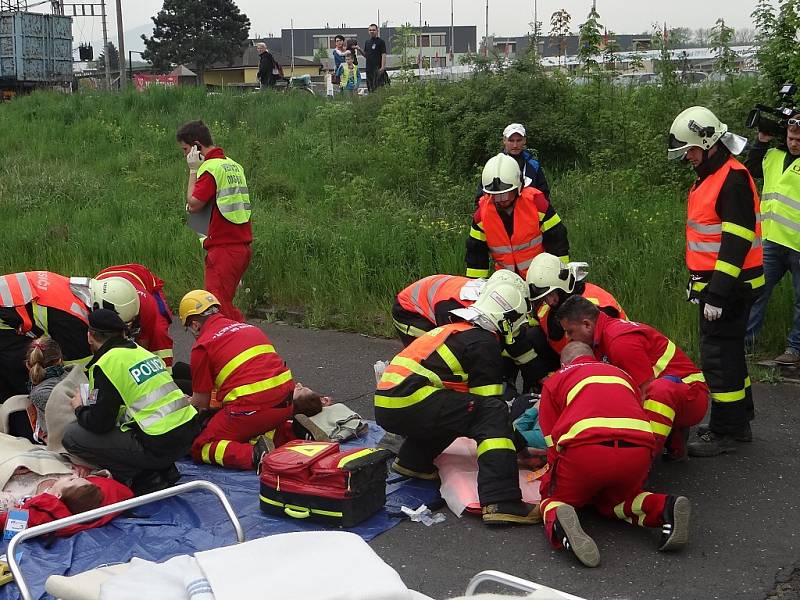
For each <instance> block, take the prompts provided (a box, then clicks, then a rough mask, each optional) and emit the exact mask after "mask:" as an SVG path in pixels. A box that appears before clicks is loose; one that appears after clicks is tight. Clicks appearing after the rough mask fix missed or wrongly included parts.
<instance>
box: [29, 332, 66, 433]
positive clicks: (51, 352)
mask: <svg viewBox="0 0 800 600" xmlns="http://www.w3.org/2000/svg"><path fill="white" fill-rule="evenodd" d="M25 366H26V367H27V368H28V377H29V378H30V386H31V391H30V394H29V395H30V399H31V404H33V406H34V407H35V408H36V425H35V427H34V432H33V435H34V437H35V438H36V439H37V440H39V441H41V442H46V441H47V425H46V424H45V420H44V409H45V406H47V400H48V399H49V398H50V394H51V393H52V391H53V388H54V387H56V384H57V383H58V382H60V381H62V380H63V379H64V378H65V377H66V376H67V370H66V369H65V368H64V359H63V356H62V354H61V347H60V346H59V345H58V342H56V341H55V340H54V339H53V338H51V337H48V336H42V337H40V338H38V339H35V340H33V341H32V342H31V345H30V348H28V355H27V356H26V358H25Z"/></svg>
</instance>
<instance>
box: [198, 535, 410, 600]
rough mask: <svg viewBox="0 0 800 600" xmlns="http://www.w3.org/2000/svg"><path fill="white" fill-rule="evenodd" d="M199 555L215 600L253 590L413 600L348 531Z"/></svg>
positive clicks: (337, 599)
mask: <svg viewBox="0 0 800 600" xmlns="http://www.w3.org/2000/svg"><path fill="white" fill-rule="evenodd" d="M195 556H196V557H197V561H198V563H199V564H200V568H201V569H202V570H203V572H204V573H205V575H206V577H207V578H208V581H209V583H210V584H211V588H212V589H213V590H214V595H215V597H216V599H217V600H240V599H241V598H247V597H248V594H252V592H253V590H254V589H259V590H263V591H264V592H265V594H268V596H269V598H270V600H300V599H302V598H309V599H310V598H313V599H314V600H411V599H412V598H413V596H412V595H411V591H410V590H409V589H408V588H407V587H406V586H405V584H404V583H403V581H402V580H401V579H400V576H399V575H398V574H397V571H395V570H394V569H392V568H391V567H390V566H389V565H387V564H386V563H385V562H383V559H381V557H380V556H378V555H377V554H375V551H374V550H372V548H370V547H369V546H368V545H367V543H366V542H365V541H364V540H363V539H361V538H360V537H359V536H357V535H355V534H353V533H347V532H344V531H310V532H300V533H285V534H280V535H273V536H270V537H266V538H260V539H257V540H253V541H250V542H245V543H244V544H237V545H235V546H228V547H227V548H217V549H214V550H208V551H206V552H198V553H197V554H196V555H195ZM356 565H357V566H358V568H357V569H355V567H356ZM354 569H355V570H354ZM254 586H255V587H254Z"/></svg>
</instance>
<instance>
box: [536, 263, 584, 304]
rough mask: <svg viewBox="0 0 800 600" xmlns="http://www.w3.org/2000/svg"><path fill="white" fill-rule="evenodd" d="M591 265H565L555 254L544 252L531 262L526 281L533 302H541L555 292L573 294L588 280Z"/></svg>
mask: <svg viewBox="0 0 800 600" xmlns="http://www.w3.org/2000/svg"><path fill="white" fill-rule="evenodd" d="M588 272H589V265H588V264H587V263H585V262H571V263H569V264H564V263H563V262H561V259H560V258H558V257H557V256H554V255H553V254H548V253H547V252H543V253H542V254H539V255H537V256H536V257H534V259H533V260H532V261H531V265H530V267H528V273H527V275H526V276H525V280H526V281H527V283H528V286H529V288H530V295H531V301H533V302H535V301H536V300H541V299H542V298H544V297H545V296H547V294H549V293H550V292H552V291H554V290H564V291H565V292H566V293H567V294H571V293H572V292H573V291H574V290H575V284H576V283H578V282H579V281H582V280H583V279H585V278H586V275H587V274H588Z"/></svg>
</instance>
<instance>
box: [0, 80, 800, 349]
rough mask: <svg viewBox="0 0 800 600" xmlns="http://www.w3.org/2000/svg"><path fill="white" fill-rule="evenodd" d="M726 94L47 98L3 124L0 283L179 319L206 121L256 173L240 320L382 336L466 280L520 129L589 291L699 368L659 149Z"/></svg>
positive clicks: (779, 306) (775, 321) (679, 202)
mask: <svg viewBox="0 0 800 600" xmlns="http://www.w3.org/2000/svg"><path fill="white" fill-rule="evenodd" d="M524 86H530V87H529V88H527V90H528V91H530V90H533V89H535V90H539V92H541V93H539V94H538V95H537V94H533V93H527V92H526V88H525V87H524ZM548 86H549V87H548ZM738 93H739V94H740V96H741V97H742V98H743V97H745V96H746V95H747V94H751V93H752V90H749V89H743V90H740V91H739V92H738ZM716 94H717V92H716V91H715V90H713V89H710V90H705V91H703V90H700V91H697V90H694V89H691V90H690V89H685V90H682V91H681V92H680V93H679V94H678V93H673V94H668V93H666V92H665V91H659V90H619V89H611V88H608V87H602V88H598V89H596V90H575V89H573V88H569V87H567V86H565V85H564V84H563V82H559V81H557V80H549V79H546V80H543V79H537V76H535V75H533V76H531V75H529V74H524V73H507V74H506V75H505V76H504V77H496V78H489V79H485V80H475V81H469V82H465V83H463V84H456V85H449V86H435V85H432V86H416V87H402V86H395V87H394V89H392V90H391V91H390V92H389V93H388V94H386V95H379V96H376V97H371V98H366V99H359V101H358V102H354V103H352V104H350V103H347V102H329V101H326V100H324V99H321V98H314V97H306V96H304V95H303V96H299V95H295V96H284V95H275V94H260V95H254V94H253V95H227V94H223V95H212V96H206V95H205V94H203V93H202V92H201V91H200V90H196V89H180V90H158V89H151V90H149V91H147V92H146V93H136V92H129V93H126V94H123V95H108V94H102V93H91V94H81V95H73V96H60V95H54V94H44V93H37V94H33V95H32V96H30V97H25V98H20V99H17V100H15V101H13V102H10V103H7V104H3V105H0V148H3V152H2V154H3V176H2V177H0V219H2V222H3V223H4V224H6V227H4V228H3V229H4V231H3V235H2V237H0V272H3V273H9V272H15V271H24V270H32V269H46V270H51V271H56V272H61V273H65V274H75V275H78V274H81V275H91V274H93V273H95V272H97V271H98V270H100V269H101V268H103V267H105V266H107V265H110V264H118V263H124V262H140V263H143V264H145V265H147V266H148V267H150V268H151V269H152V270H153V271H155V272H156V273H157V274H158V275H160V276H161V277H162V278H164V279H165V280H166V281H167V286H166V291H167V295H168V297H169V300H170V302H171V303H172V304H173V305H176V304H177V302H178V301H179V299H180V297H181V296H182V294H183V293H185V292H186V291H187V290H189V289H193V288H195V287H198V286H200V285H201V284H202V274H203V268H202V257H203V250H202V248H201V247H200V244H199V243H198V241H197V238H196V236H195V235H194V234H193V233H192V232H191V231H190V230H189V229H188V228H187V227H186V226H185V213H184V210H183V206H184V193H185V185H186V166H185V162H184V159H183V156H182V153H181V152H180V149H179V147H178V145H177V143H176V142H175V137H174V132H175V130H176V129H177V127H178V126H179V125H180V124H182V123H183V122H185V121H188V120H190V119H197V118H202V119H203V120H205V121H206V123H207V124H208V125H209V126H210V128H211V130H212V133H213V135H214V137H215V141H216V142H217V143H218V144H219V145H221V146H222V147H224V148H225V150H226V152H228V153H229V154H230V156H231V157H232V158H234V159H235V160H237V161H239V162H240V163H241V164H242V165H243V166H244V167H245V170H246V172H247V176H248V183H249V187H250V189H251V194H252V197H253V200H254V206H255V210H254V216H253V228H254V235H255V243H254V254H253V260H252V263H251V266H250V269H249V270H248V272H247V274H246V276H245V280H244V287H243V289H242V291H241V293H240V295H239V299H238V301H239V303H240V304H241V305H242V306H247V307H250V308H252V307H255V306H269V307H273V308H275V309H277V310H278V311H290V312H300V313H302V314H303V315H304V322H305V323H306V324H307V325H310V326H316V327H335V328H340V329H346V330H353V331H360V332H364V333H369V334H377V335H390V334H391V328H390V325H389V319H388V311H389V307H390V306H391V303H392V302H393V296H394V294H395V293H396V292H397V290H399V289H401V288H402V287H404V286H405V285H407V284H408V283H409V282H411V281H413V280H415V279H417V278H419V277H421V276H424V275H428V274H431V273H448V272H449V273H462V272H463V269H464V264H463V252H464V241H465V239H466V235H467V232H468V228H469V222H470V212H471V209H472V207H473V200H472V196H473V193H474V190H475V185H476V183H477V174H478V172H479V168H480V167H479V165H480V163H481V162H482V161H483V160H485V159H486V158H487V157H488V156H490V155H491V154H492V153H493V152H496V151H497V150H498V149H499V148H498V141H499V140H498V139H497V138H498V137H499V131H501V130H502V124H505V123H507V122H509V121H511V120H522V121H524V122H526V123H527V124H528V128H529V130H530V131H532V132H535V136H536V137H535V141H536V142H537V143H536V146H537V149H538V150H539V151H540V153H541V155H542V158H543V162H544V164H545V166H546V167H551V166H552V168H550V169H549V171H548V174H549V176H550V179H551V188H552V190H553V202H554V204H555V206H556V208H557V209H558V211H559V213H560V214H561V216H562V218H563V220H564V222H565V223H566V225H567V227H568V229H569V235H570V241H571V245H572V252H571V256H572V257H573V259H574V260H586V261H588V262H589V263H590V266H591V275H590V278H591V280H592V281H594V282H596V283H598V284H600V285H602V286H603V287H605V288H607V289H608V290H609V291H611V292H612V293H613V294H614V295H615V296H616V297H617V298H618V299H619V300H620V302H621V303H622V304H623V306H624V307H625V309H626V310H627V312H628V314H629V315H630V317H631V318H633V319H636V320H641V321H645V322H649V323H651V324H653V325H654V326H656V327H658V328H659V329H661V330H662V331H664V332H665V333H667V334H668V335H670V336H671V337H672V338H673V339H675V341H676V342H677V343H679V344H680V345H682V346H683V347H685V348H689V349H693V348H696V334H695V330H696V319H697V317H696V311H695V310H694V307H692V306H690V305H688V304H686V303H685V302H684V297H685V296H684V289H685V284H686V279H687V274H686V272H685V269H684V266H683V223H684V218H685V196H686V190H687V188H688V185H689V183H690V181H691V175H690V173H689V172H688V170H687V169H686V168H683V167H681V166H680V165H672V164H667V163H666V160H665V156H664V155H665V154H666V153H665V152H664V145H663V144H664V131H665V127H666V129H668V127H669V122H670V121H671V119H672V116H673V115H674V114H676V112H677V108H678V107H682V106H685V105H688V103H695V102H697V103H699V102H702V101H706V102H708V103H709V105H711V106H715V105H714V104H713V102H714V101H715V99H716V100H718V101H719V104H720V106H721V108H720V109H719V110H721V111H722V114H725V112H726V111H728V112H729V113H730V114H731V117H730V119H732V120H733V119H736V118H739V114H738V113H737V112H736V111H737V110H740V109H738V108H737V109H734V108H731V107H732V106H733V104H732V102H730V101H729V100H727V99H726V100H720V99H719V98H717V95H716ZM742 98H740V101H741V102H744V100H742ZM527 100H529V102H528V101H527ZM745 109H746V106H744V107H742V108H741V110H745ZM731 122H733V121H731ZM665 124H666V125H665ZM530 137H531V139H532V140H533V139H534V134H533V133H532V134H531V136H530ZM790 305H791V299H790V292H789V290H788V289H787V286H785V285H784V286H782V287H781V288H780V289H778V290H776V296H775V298H774V299H773V301H772V303H771V305H770V314H769V317H768V319H769V320H768V323H767V328H766V330H765V334H764V336H763V344H764V347H765V348H767V350H768V353H769V352H773V351H780V350H781V349H782V344H783V341H782V336H783V335H784V333H785V331H786V329H787V327H788V325H790V318H791V306H790Z"/></svg>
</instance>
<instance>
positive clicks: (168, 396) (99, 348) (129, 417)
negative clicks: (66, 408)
mask: <svg viewBox="0 0 800 600" xmlns="http://www.w3.org/2000/svg"><path fill="white" fill-rule="evenodd" d="M126 331H127V326H126V324H125V323H124V322H123V320H122V319H121V318H120V316H119V315H118V314H117V313H115V312H114V311H113V310H109V309H105V308H100V309H97V310H93V311H92V312H91V313H90V314H89V333H88V335H87V339H88V341H89V347H90V348H91V349H92V352H93V357H92V360H91V361H90V362H89V364H88V365H87V371H88V373H89V386H88V390H87V391H86V393H85V395H84V394H82V393H81V392H80V391H79V392H78V393H77V394H76V395H75V397H73V398H72V402H71V403H72V408H73V409H74V410H75V417H76V419H77V420H76V421H75V422H73V423H70V424H69V425H67V428H66V429H65V430H64V438H63V440H62V443H63V444H64V448H66V450H67V452H69V453H70V454H72V455H74V456H78V457H80V458H82V459H83V460H85V461H87V462H89V463H90V464H94V465H97V466H98V467H101V468H103V469H108V470H109V471H111V474H112V475H113V477H114V479H116V480H117V481H119V482H121V483H124V484H125V485H127V486H128V487H131V488H132V489H133V491H134V493H135V494H136V495H141V494H146V493H149V492H154V491H156V490H160V489H164V488H166V487H169V486H170V485H172V484H173V483H175V482H176V481H177V480H178V478H179V477H180V474H179V473H178V470H177V468H176V467H175V461H176V460H178V459H179V458H181V457H182V456H184V455H185V454H187V453H188V451H189V448H190V447H191V445H192V441H193V440H194V438H195V437H196V436H197V434H198V433H199V431H200V427H199V423H198V420H197V418H196V417H197V411H196V410H195V409H194V407H192V405H191V404H190V403H189V398H187V397H186V396H185V395H184V393H183V392H182V391H181V390H180V389H179V388H178V386H177V385H176V384H175V382H174V381H173V379H172V376H171V375H170V374H169V371H167V368H166V366H165V365H164V362H163V361H162V360H161V359H160V358H159V357H158V356H156V355H155V354H153V353H152V352H148V351H147V350H145V349H144V348H142V347H141V346H137V345H136V344H135V343H134V342H133V341H132V340H130V339H129V338H128V337H127V335H126Z"/></svg>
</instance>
